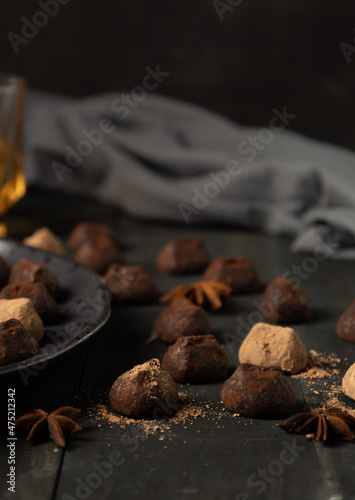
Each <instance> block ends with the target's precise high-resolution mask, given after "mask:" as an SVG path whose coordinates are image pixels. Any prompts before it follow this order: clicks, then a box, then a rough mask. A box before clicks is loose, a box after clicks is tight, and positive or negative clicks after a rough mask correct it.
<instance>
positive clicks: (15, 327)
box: [0, 318, 40, 366]
mask: <svg viewBox="0 0 355 500" xmlns="http://www.w3.org/2000/svg"><path fill="white" fill-rule="evenodd" d="M39 353H40V348H39V345H38V342H37V340H36V339H35V338H33V337H32V335H30V334H29V333H28V332H27V330H26V328H25V327H24V326H23V324H22V323H21V322H20V321H18V320H17V319H13V318H12V319H9V320H7V321H3V322H2V323H0V366H5V365H9V364H11V363H17V362H18V361H23V360H24V359H28V358H32V357H33V356H36V355H37V354H39Z"/></svg>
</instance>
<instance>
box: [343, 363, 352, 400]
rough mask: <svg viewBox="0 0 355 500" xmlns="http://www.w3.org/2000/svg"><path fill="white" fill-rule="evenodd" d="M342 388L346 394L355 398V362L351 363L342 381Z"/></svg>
mask: <svg viewBox="0 0 355 500" xmlns="http://www.w3.org/2000/svg"><path fill="white" fill-rule="evenodd" d="M342 389H343V393H344V394H345V396H348V397H349V398H351V399H355V363H354V364H353V365H351V366H350V368H349V369H348V371H347V372H346V373H345V375H344V378H343V382H342Z"/></svg>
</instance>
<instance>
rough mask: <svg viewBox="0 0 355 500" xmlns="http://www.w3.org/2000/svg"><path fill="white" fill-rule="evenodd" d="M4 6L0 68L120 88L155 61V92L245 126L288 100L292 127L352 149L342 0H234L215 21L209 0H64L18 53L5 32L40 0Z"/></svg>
mask: <svg viewBox="0 0 355 500" xmlns="http://www.w3.org/2000/svg"><path fill="white" fill-rule="evenodd" d="M45 1H46V0H45ZM47 1H49V0H47ZM51 1H53V0H51ZM63 1H64V0H63ZM65 1H68V0H65ZM6 4H7V5H6V10H5V9H4V12H5V15H2V16H1V18H0V28H1V33H2V37H1V42H0V70H2V71H13V72H17V73H20V74H22V75H24V76H26V77H27V78H28V79H29V81H30V84H31V85H32V86H33V87H34V88H37V89H43V90H49V91H55V92H61V93H67V94H71V95H75V96H84V95H88V94H93V93H99V92H104V91H115V90H116V91H117V90H130V89H132V88H133V87H134V86H136V85H139V84H141V83H142V79H143V77H144V75H145V74H146V71H145V67H146V66H147V65H150V66H152V67H155V66H156V65H157V64H160V65H161V69H162V70H164V71H168V72H170V76H169V77H168V78H166V79H164V81H163V83H162V84H161V85H160V86H159V88H158V92H160V93H163V94H166V95H171V96H175V97H179V98H183V99H186V100H189V101H192V102H196V103H198V104H201V105H203V106H206V107H208V108H210V109H213V110H216V111H218V112H220V113H223V114H225V115H227V116H228V117H231V118H232V119H234V120H236V121H238V122H240V123H244V124H255V125H263V124H267V123H268V122H269V120H270V117H271V110H272V108H273V107H275V106H276V107H278V108H281V107H282V106H284V105H287V108H288V110H289V111H290V112H291V113H296V114H297V119H296V120H294V121H293V122H292V124H291V127H292V128H293V129H295V130H298V131H300V132H303V133H305V134H307V135H310V136H313V137H317V138H321V139H325V140H330V141H332V142H336V143H338V144H342V145H346V146H349V147H351V148H353V147H354V145H355V140H354V138H355V126H354V116H355V99H354V89H355V54H354V55H353V56H350V57H351V61H350V63H349V62H347V61H346V58H345V56H344V54H343V53H342V51H341V49H340V44H341V42H346V43H348V44H350V45H354V35H355V31H354V26H355V3H354V2H353V1H352V0H343V1H342V2H334V1H333V0H332V1H324V0H301V1H300V0H297V1H296V0H287V1H286V2H281V1H280V0H270V1H265V0H264V1H256V0H243V1H242V3H241V4H240V5H238V6H236V7H235V8H234V9H233V11H231V12H229V11H227V12H225V13H224V21H223V22H222V21H221V20H220V18H219V16H218V14H217V12H216V8H215V6H214V3H213V0H195V1H191V0H179V1H175V2H174V1H170V2H162V1H147V0H126V1H117V0H116V1H114V0H105V1H104V2H103V1H98V0H87V1H82V0H81V1H80V0H69V1H68V3H67V4H66V5H61V6H60V8H59V12H58V14H56V15H55V16H54V17H53V18H50V19H49V21H48V23H47V25H46V26H44V27H42V28H39V30H38V33H37V34H36V35H35V36H34V37H33V38H31V39H29V41H28V43H27V44H21V45H19V53H18V54H15V52H14V50H13V48H12V46H11V44H10V42H9V40H8V33H9V32H13V33H15V34H17V35H21V30H22V27H23V23H24V21H23V20H22V18H23V17H24V16H25V17H26V18H27V19H29V20H32V19H33V16H34V15H35V14H36V13H37V12H38V11H40V10H43V9H42V8H41V6H40V5H39V3H38V1H31V2H28V0H16V1H14V2H6ZM352 59H354V60H353V61H352Z"/></svg>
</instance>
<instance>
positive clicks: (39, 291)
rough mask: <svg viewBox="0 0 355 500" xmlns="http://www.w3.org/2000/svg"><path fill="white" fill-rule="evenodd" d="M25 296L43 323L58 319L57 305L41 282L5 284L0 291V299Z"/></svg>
mask: <svg viewBox="0 0 355 500" xmlns="http://www.w3.org/2000/svg"><path fill="white" fill-rule="evenodd" d="M23 297H27V298H29V299H30V300H31V302H32V304H33V305H34V308H35V309H36V311H37V313H38V314H39V316H40V317H41V319H42V321H43V323H44V324H46V325H48V324H51V323H54V322H55V321H56V320H57V319H58V314H59V313H58V305H57V303H56V301H55V299H54V297H53V296H52V295H51V294H50V293H49V292H48V290H47V288H46V286H45V285H44V284H43V283H33V284H32V283H23V284H22V285H7V286H5V287H4V288H3V289H2V290H1V293H0V298H1V299H8V300H9V299H19V298H23Z"/></svg>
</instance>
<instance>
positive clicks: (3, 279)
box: [0, 257, 10, 288]
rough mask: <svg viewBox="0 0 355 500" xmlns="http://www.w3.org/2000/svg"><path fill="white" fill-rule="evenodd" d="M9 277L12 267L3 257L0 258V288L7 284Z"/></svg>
mask: <svg viewBox="0 0 355 500" xmlns="http://www.w3.org/2000/svg"><path fill="white" fill-rule="evenodd" d="M9 276H10V266H9V265H8V263H7V262H6V261H5V260H4V259H3V258H2V257H0V288H2V287H3V286H5V285H6V284H7V282H8V280H9Z"/></svg>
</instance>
